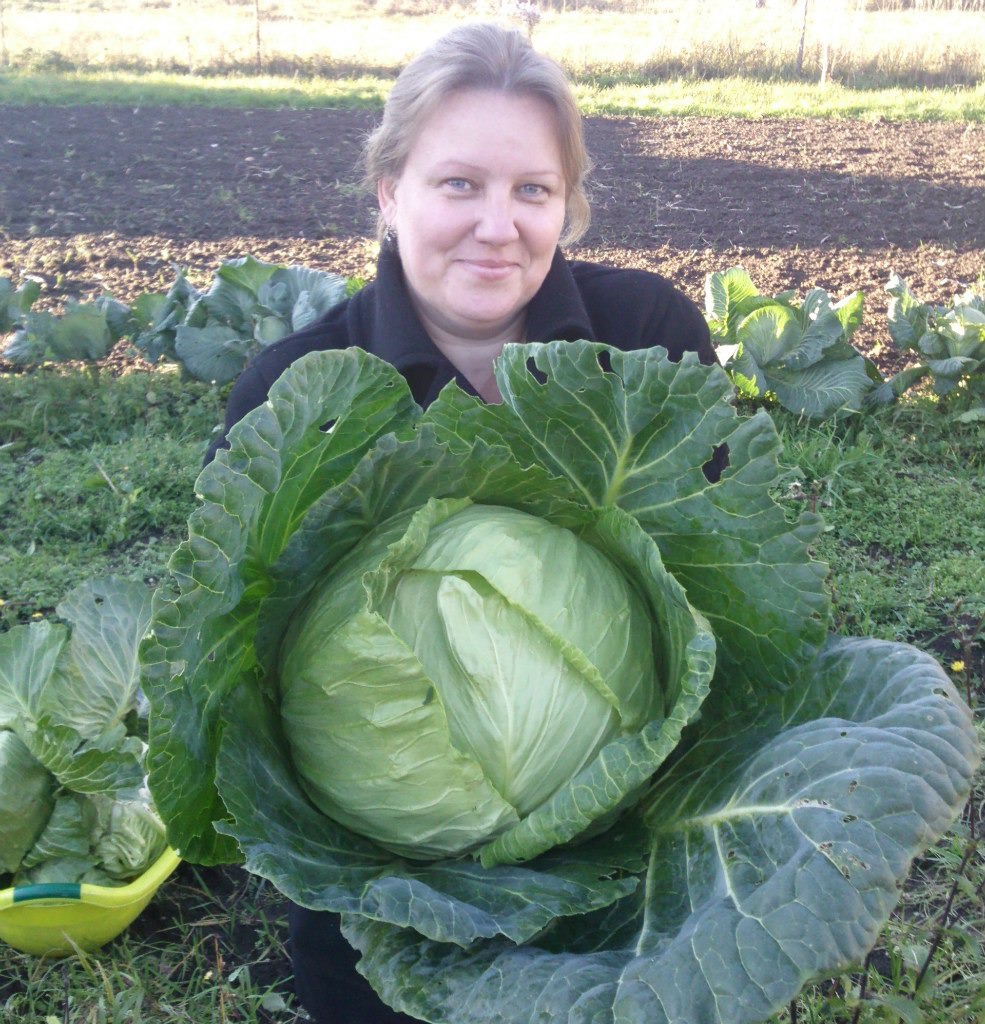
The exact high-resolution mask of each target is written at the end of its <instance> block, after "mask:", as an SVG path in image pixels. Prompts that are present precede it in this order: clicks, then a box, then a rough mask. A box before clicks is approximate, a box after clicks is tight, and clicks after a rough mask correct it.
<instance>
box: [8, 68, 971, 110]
mask: <svg viewBox="0 0 985 1024" xmlns="http://www.w3.org/2000/svg"><path fill="white" fill-rule="evenodd" d="M391 84H392V78H388V77H383V76H376V75H362V76H358V77H346V78H310V79H302V78H293V77H282V78H277V77H251V76H243V75H239V76H218V75H216V76H213V75H209V76H206V75H185V74H166V73H163V72H149V73H146V74H137V73H132V72H112V71H89V72H76V71H73V72H65V73H58V72H30V71H20V70H7V71H4V72H3V73H0V103H10V104H30V103H50V104H77V103H126V104H139V105H141V106H160V105H169V104H176V105H199V106H209V107H243V108H264V107H268V108H284V107H286V108H295V109H300V108H312V107H338V108H347V109H353V108H357V109H378V108H380V107H382V104H383V102H384V100H385V99H386V95H387V93H388V91H389V89H390V86H391ZM575 92H576V95H577V97H578V101H579V104H580V106H581V109H582V110H583V112H584V113H585V114H592V115H611V116H616V115H628V114H633V115H637V116H641V115H645V116H654V117H656V116H674V117H682V116H695V117H748V118H760V117H777V118H779V117H820V118H839V117H840V118H869V119H878V118H882V119H886V120H892V121H903V120H930V121H968V122H982V121H985V86H978V87H976V88H936V89H932V88H912V89H904V88H882V89H860V88H849V87H847V86H844V85H839V84H837V83H829V84H827V85H824V86H821V85H816V84H811V83H805V82H780V81H777V82H769V81H759V80H754V79H748V78H738V77H730V78H718V79H708V80H704V79H684V78H675V79H673V80H668V81H657V82H650V81H646V80H643V79H641V78H640V77H639V76H627V77H623V78H620V77H618V76H606V77H604V78H595V79H593V78H585V79H578V80H576V82H575Z"/></svg>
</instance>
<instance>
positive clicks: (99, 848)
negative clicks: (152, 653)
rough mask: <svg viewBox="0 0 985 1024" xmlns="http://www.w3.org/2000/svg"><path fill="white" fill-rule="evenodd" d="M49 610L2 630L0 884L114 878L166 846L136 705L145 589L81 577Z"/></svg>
mask: <svg viewBox="0 0 985 1024" xmlns="http://www.w3.org/2000/svg"><path fill="white" fill-rule="evenodd" d="M56 611H57V615H58V618H59V619H60V620H61V621H59V622H56V621H53V620H47V619H45V620H41V621H39V622H32V623H27V624H23V625H17V626H14V627H12V628H11V629H9V630H8V631H7V632H6V633H3V634H0V888H3V887H6V886H8V885H14V886H20V885H32V884H36V883H44V882H67V883H79V882H90V883H94V884H99V885H123V884H125V883H127V882H129V881H131V880H132V879H133V878H135V877H136V876H137V875H140V874H142V873H143V872H144V871H145V870H146V869H147V868H148V867H149V866H150V864H152V863H153V862H154V861H155V860H156V859H157V858H158V857H160V855H161V854H162V853H163V852H164V850H165V847H166V841H165V836H164V825H163V823H162V822H161V821H160V819H159V818H158V816H157V813H156V811H155V810H154V807H153V805H152V803H151V799H150V793H149V791H148V790H147V788H146V785H145V768H144V757H145V754H146V749H147V746H146V743H145V742H144V739H143V735H142V734H143V732H144V730H145V725H146V722H145V721H144V720H143V719H142V718H141V716H140V715H139V714H138V712H137V707H138V704H139V703H140V694H139V691H138V686H137V684H138V679H139V663H138V657H137V649H138V645H139V643H140V641H141V638H142V637H143V635H144V634H145V632H146V631H147V628H148V626H149V623H150V614H151V595H150V591H149V590H148V588H147V587H146V586H145V585H144V584H143V583H140V582H133V581H129V580H123V579H117V578H115V577H112V576H109V577H106V578H104V579H99V580H89V581H87V582H85V583H83V584H81V585H80V586H78V587H76V588H74V589H73V590H71V591H70V592H69V593H68V594H67V595H66V596H65V598H64V599H63V600H62V601H61V602H59V604H58V607H57V609H56Z"/></svg>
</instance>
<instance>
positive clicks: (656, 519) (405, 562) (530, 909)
mask: <svg viewBox="0 0 985 1024" xmlns="http://www.w3.org/2000/svg"><path fill="white" fill-rule="evenodd" d="M496 373H497V381H498V384H499V389H500V392H501V394H502V396H503V402H502V404H500V405H485V404H483V403H482V402H481V401H480V400H479V399H477V398H474V397H471V396H469V395H467V394H465V393H464V392H463V391H461V390H460V389H459V388H458V387H457V386H455V385H454V384H452V385H449V386H448V387H446V388H445V389H444V390H443V392H442V393H441V395H440V396H439V398H438V399H437V400H436V401H435V402H434V403H433V404H432V405H431V406H430V407H429V408H428V410H427V411H426V412H425V411H422V410H421V409H420V408H419V407H418V406H417V405H416V404H415V403H414V401H413V399H412V398H411V395H410V393H409V390H408V388H407V386H406V384H405V382H404V381H403V379H402V378H401V377H400V375H399V374H398V373H397V372H396V371H395V370H393V369H392V368H391V367H389V366H387V365H386V364H385V363H383V362H381V361H380V360H377V359H375V358H373V357H371V356H369V355H367V354H366V353H364V352H362V351H360V350H357V349H352V350H348V351H344V352H324V353H313V354H310V355H308V356H305V357H304V358H303V359H301V360H299V361H298V362H297V363H295V364H294V365H293V366H292V367H291V368H290V369H288V370H287V371H286V372H285V373H284V374H283V376H282V377H281V378H280V379H279V380H278V381H277V382H276V383H275V385H274V386H273V388H272V389H271V392H270V396H269V400H268V401H267V402H266V403H264V404H263V405H262V406H261V407H259V408H257V409H255V410H254V411H253V412H251V413H250V414H249V415H247V416H246V417H245V418H244V419H243V420H242V421H241V422H240V423H239V424H237V425H236V426H235V427H234V428H233V429H232V430H231V431H230V434H229V442H230V447H229V449H228V450H227V451H222V452H220V453H219V454H218V456H217V457H216V459H215V461H214V462H213V463H211V464H210V465H209V466H207V467H206V468H205V470H203V472H202V474H201V476H200V477H199V481H198V485H197V486H198V489H199V491H200V494H201V503H200V506H199V507H198V508H197V509H196V510H195V512H194V513H193V514H192V516H191V519H190V522H189V534H188V539H187V541H185V542H184V543H183V544H182V545H181V546H180V547H179V548H178V550H177V551H176V553H175V555H174V556H173V558H172V561H171V570H172V574H173V576H172V584H171V585H170V586H169V587H168V588H167V589H161V590H159V592H158V593H157V595H156V596H155V607H154V615H153V626H152V632H151V635H150V637H149V638H148V639H147V641H146V642H145V644H144V647H143V650H142V659H143V672H144V683H145V688H146V689H147V690H148V693H149V696H150V699H151V703H152V716H151V735H150V768H151V771H150V784H151V789H152V792H153V794H154V797H155V799H156V802H157V805H158V808H159V810H160V812H161V814H162V816H163V818H164V819H165V821H166V823H167V828H168V834H169V839H170V841H171V843H172V844H173V845H174V846H175V847H176V848H177V849H178V850H179V852H180V853H181V854H182V856H184V857H186V858H188V859H191V860H193V861H198V862H201V863H221V862H231V861H244V862H245V864H246V867H247V868H248V869H249V870H251V871H253V872H256V873H257V874H260V875H262V876H264V877H265V878H267V879H270V880H271V881H272V882H273V883H274V884H275V885H276V886H277V887H278V888H279V889H280V890H281V891H282V892H283V893H284V894H286V895H287V896H288V897H290V898H291V899H292V900H294V901H296V902H298V903H300V904H302V905H304V906H307V907H311V908H314V909H324V910H331V911H336V912H340V913H341V914H342V915H343V928H344V931H345V934H346V936H347V937H348V939H349V940H350V941H351V942H352V943H353V945H354V946H356V947H357V948H358V949H359V950H360V951H361V953H362V957H361V959H360V962H359V969H360V970H361V971H362V972H363V973H365V975H366V976H367V977H368V978H369V980H370V981H371V983H372V984H373V985H374V987H375V988H376V989H377V991H378V992H379V993H380V994H381V996H382V997H383V999H384V1000H386V1001H387V1002H388V1003H389V1004H391V1005H392V1006H394V1007H396V1008H398V1009H400V1010H402V1011H404V1012H406V1013H409V1014H411V1015H413V1016H416V1017H419V1018H422V1019H425V1020H429V1021H448V1022H462V1024H464V1022H480V1021H482V1022H488V1021H492V1020H495V1021H503V1022H516V1024H520V1022H527V1021H533V1020H566V1021H570V1022H573V1024H590V1022H591V1024H595V1022H598V1021H612V1022H627V1024H628V1022H638V1021H644V1020H645V1021H647V1022H652V1024H660V1022H669V1021H678V1022H680V1021H692V1022H696V1021H701V1022H702V1024H705V1022H707V1024H715V1022H722V1024H725V1022H728V1024H739V1022H748V1021H758V1020H762V1019H764V1018H766V1017H767V1016H769V1015H770V1014H771V1013H773V1012H774V1011H775V1010H776V1009H777V1008H779V1007H781V1006H783V1005H785V1004H786V1003H787V1002H788V1001H789V1000H791V999H792V998H793V997H794V996H795V995H796V994H797V993H798V992H799V991H800V989H801V988H802V987H803V986H804V985H805V984H807V983H808V982H809V981H810V980H812V979H813V978H815V977H817V976H819V975H823V974H827V973H830V972H833V971H836V970H839V969H841V968H843V967H846V966H849V965H852V964H855V963H857V962H859V961H860V960H861V959H862V958H863V957H864V955H865V953H866V951H867V950H868V949H869V948H870V947H871V946H872V945H873V943H874V942H875V940H876V937H877V935H878V932H879V930H880V928H881V927H882V925H883V923H884V922H885V920H886V918H887V917H888V915H889V913H890V912H891V910H892V908H893V906H894V905H895V903H896V901H897V899H898V896H899V891H900V885H901V882H902V880H903V879H904V878H905V877H906V875H907V873H908V871H909V866H910V863H911V861H912V859H913V858H914V857H915V856H916V855H917V854H919V853H920V852H921V851H922V850H924V849H925V848H926V847H927V846H928V845H929V844H930V843H932V842H933V841H934V840H935V838H936V837H938V836H939V835H940V834H941V833H942V832H943V831H944V830H945V829H946V828H947V827H948V825H949V824H950V822H951V821H952V820H953V819H954V817H955V815H956V814H957V813H958V811H959V810H960V808H961V807H962V805H963V803H964V801H965V799H966V797H967V794H968V792H969V789H970V786H971V779H972V775H973V772H974V769H975V767H976V764H977V757H978V753H977V747H976V738H975V733H974V730H973V727H972V721H971V715H970V712H969V710H968V708H967V707H966V706H965V705H964V704H963V702H962V700H961V698H960V696H959V695H958V693H957V692H956V690H955V688H954V687H953V685H952V684H951V682H950V681H949V679H948V677H947V676H946V674H945V673H944V672H943V671H942V669H941V668H940V667H939V666H938V665H937V663H936V662H935V661H934V660H933V659H932V658H931V657H929V656H928V655H925V654H923V653H921V652H920V651H918V650H916V649H915V648H913V647H910V646H907V645H905V644H897V643H889V642H883V641H876V640H870V639H854V638H846V637H840V636H833V635H828V633H827V619H828V611H829V604H828V597H827V594H826V590H825V580H824V577H825V570H824V567H823V566H822V565H820V564H819V563H817V562H815V561H814V560H813V559H812V558H811V555H810V544H811V541H812V540H813V539H814V538H815V536H816V535H817V533H818V530H819V529H820V522H819V520H818V519H817V518H816V517H815V516H814V515H812V514H810V513H804V515H803V516H802V517H801V518H800V519H799V520H798V521H796V522H789V521H788V520H787V519H786V518H785V516H784V514H783V512H782V511H781V510H780V508H779V507H778V506H777V505H776V503H775V502H774V501H773V500H772V498H771V496H770V491H771V488H772V487H773V486H774V485H776V483H777V482H778V480H779V478H780V475H781V473H780V469H779V466H778V462H777V453H778V448H779V442H778V438H777V434H776V431H775V428H774V426H773V424H772V421H771V420H770V418H769V416H768V415H767V414H766V413H765V412H763V411H759V412H757V413H756V414H755V415H752V416H740V415H738V413H737V411H736V409H735V407H734V405H733V403H732V401H731V399H732V390H731V386H730V384H729V380H728V378H727V376H726V374H725V373H724V372H723V371H722V370H721V369H720V368H718V367H707V366H703V365H701V364H700V363H699V362H698V361H697V359H696V357H694V356H691V355H686V356H685V357H684V358H683V359H682V360H681V361H680V362H672V361H670V360H669V359H668V358H667V355H666V352H665V351H663V350H661V349H653V350H649V351H641V352H632V353H623V352H620V351H617V350H614V349H611V348H609V347H607V346H603V345H599V344H595V343H589V342H575V343H568V342H553V343H550V344H547V345H527V346H508V347H507V348H506V349H505V350H504V353H503V355H502V357H501V358H500V360H499V361H498V363H497V367H496ZM723 445H724V446H727V452H728V465H727V468H726V469H725V470H724V472H722V474H721V476H720V477H719V478H717V479H715V476H716V474H714V473H713V472H710V470H709V466H710V464H711V461H712V459H713V456H714V453H715V452H716V451H720V449H721V447H722V446H723Z"/></svg>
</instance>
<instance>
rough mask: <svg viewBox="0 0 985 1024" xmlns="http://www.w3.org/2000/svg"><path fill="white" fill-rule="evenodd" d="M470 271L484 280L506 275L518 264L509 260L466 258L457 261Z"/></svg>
mask: <svg viewBox="0 0 985 1024" xmlns="http://www.w3.org/2000/svg"><path fill="white" fill-rule="evenodd" d="M459 262H460V263H461V264H462V266H463V267H464V268H465V269H466V270H468V271H469V272H470V273H472V274H475V275H476V276H477V277H480V278H484V279H486V280H493V281H495V280H499V279H500V278H503V277H508V276H509V275H510V274H511V273H513V271H515V270H517V269H518V268H519V265H518V264H516V263H514V262H512V261H510V260H468V259H463V260H460V261H459Z"/></svg>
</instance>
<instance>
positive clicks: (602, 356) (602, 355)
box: [595, 351, 612, 373]
mask: <svg viewBox="0 0 985 1024" xmlns="http://www.w3.org/2000/svg"><path fill="white" fill-rule="evenodd" d="M595 359H596V362H597V363H598V364H599V369H600V370H601V371H602V372H603V373H612V357H611V356H610V355H609V353H608V352H605V351H603V352H599V354H598V355H597V356H596V357H595Z"/></svg>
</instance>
